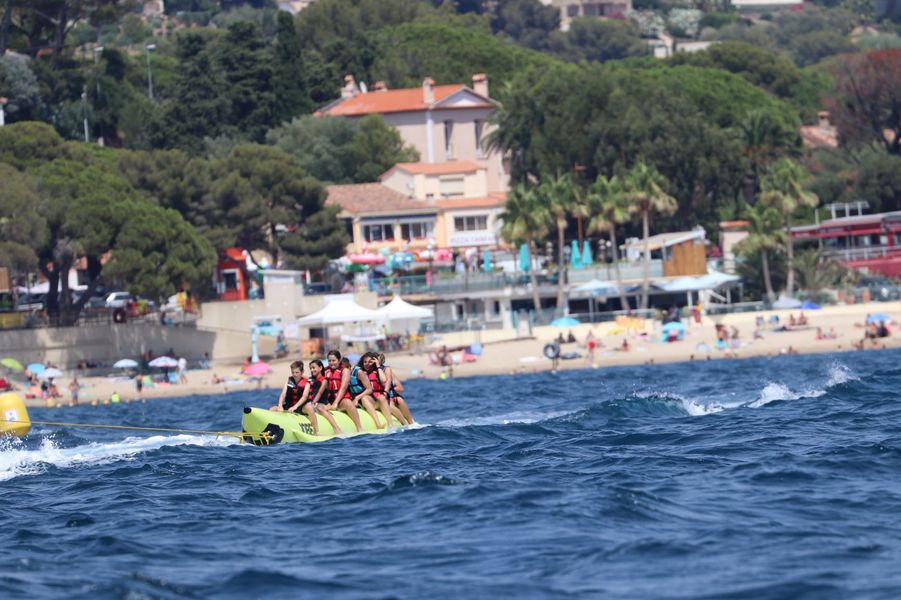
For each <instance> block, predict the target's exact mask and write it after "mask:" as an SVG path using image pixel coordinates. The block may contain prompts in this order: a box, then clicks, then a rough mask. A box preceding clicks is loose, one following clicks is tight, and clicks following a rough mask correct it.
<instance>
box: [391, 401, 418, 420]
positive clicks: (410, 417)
mask: <svg viewBox="0 0 901 600" xmlns="http://www.w3.org/2000/svg"><path fill="white" fill-rule="evenodd" d="M394 399H395V400H396V401H397V407H398V408H399V409H400V412H402V413H404V418H405V419H406V420H407V424H410V425H412V424H413V423H415V422H416V421H414V420H413V415H411V414H410V407H408V406H407V403H406V401H404V399H403V398H402V397H400V396H395V397H394Z"/></svg>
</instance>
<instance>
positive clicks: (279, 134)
mask: <svg viewBox="0 0 901 600" xmlns="http://www.w3.org/2000/svg"><path fill="white" fill-rule="evenodd" d="M356 132H357V128H356V126H355V125H354V124H353V123H352V122H351V121H350V120H348V119H345V118H343V117H313V116H305V117H297V118H295V119H294V120H293V121H291V122H290V123H285V124H283V125H281V126H280V127H277V128H275V129H272V130H271V131H269V133H268V134H267V135H266V141H267V142H268V143H269V144H272V145H273V146H276V147H278V148H280V149H282V150H284V151H285V152H287V153H288V154H290V155H291V156H292V157H294V160H295V161H297V163H298V164H299V165H300V166H301V167H302V168H303V170H304V171H305V172H306V173H308V174H309V175H310V176H312V177H315V178H316V179H319V180H320V181H325V182H328V183H351V182H353V181H354V162H353V155H352V150H351V145H352V144H353V140H354V135H355V134H356Z"/></svg>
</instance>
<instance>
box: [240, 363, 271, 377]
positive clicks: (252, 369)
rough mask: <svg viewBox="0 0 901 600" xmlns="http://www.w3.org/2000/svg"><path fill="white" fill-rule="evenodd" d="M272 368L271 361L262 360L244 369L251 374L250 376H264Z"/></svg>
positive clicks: (247, 373) (246, 373)
mask: <svg viewBox="0 0 901 600" xmlns="http://www.w3.org/2000/svg"><path fill="white" fill-rule="evenodd" d="M271 370H272V368H271V367H270V366H269V363H264V362H263V361H260V362H255V363H252V364H250V366H248V367H247V368H246V369H244V374H245V375H249V376H250V377H262V376H263V375H265V374H266V373H268V372H269V371H271Z"/></svg>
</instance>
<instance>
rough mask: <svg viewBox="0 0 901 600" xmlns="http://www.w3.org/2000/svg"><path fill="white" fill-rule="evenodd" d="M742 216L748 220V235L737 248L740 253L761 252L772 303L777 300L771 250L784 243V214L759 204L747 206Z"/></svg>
mask: <svg viewBox="0 0 901 600" xmlns="http://www.w3.org/2000/svg"><path fill="white" fill-rule="evenodd" d="M742 217H743V218H744V219H745V220H747V221H748V237H746V238H745V239H743V240H742V241H741V242H739V243H738V244H737V245H736V247H735V250H736V251H737V252H738V253H740V254H752V253H754V252H759V253H760V267H761V269H762V270H763V284H764V286H765V287H766V295H767V298H768V299H769V301H770V303H772V302H775V301H776V294H775V293H773V278H772V276H771V275H770V258H769V253H770V251H771V250H777V249H778V248H779V247H780V246H781V245H782V237H783V236H784V233H783V231H782V215H780V214H779V211H778V210H776V209H775V208H773V207H772V206H767V205H765V204H758V205H757V206H755V207H754V208H751V207H750V206H746V208H745V210H744V212H743V214H742Z"/></svg>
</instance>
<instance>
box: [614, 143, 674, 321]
mask: <svg viewBox="0 0 901 600" xmlns="http://www.w3.org/2000/svg"><path fill="white" fill-rule="evenodd" d="M667 186H668V182H667V181H666V178H665V177H664V176H663V175H661V174H660V173H659V172H658V171H657V169H655V168H654V167H653V166H649V165H648V164H647V163H645V162H644V161H641V160H640V161H638V162H637V163H635V165H634V166H633V167H632V168H631V169H629V171H628V172H627V173H626V175H625V178H624V181H623V187H624V188H625V192H626V197H627V198H628V201H629V204H630V205H631V207H632V210H633V211H634V213H635V214H636V215H637V216H638V217H639V218H640V219H641V235H642V240H643V244H642V245H643V247H644V253H643V254H644V261H643V262H644V275H643V277H642V282H641V308H647V307H648V293H649V290H650V282H651V251H650V247H649V246H648V238H649V237H650V235H651V232H650V221H651V216H652V215H654V214H658V215H670V214H672V213H674V212H676V208H677V207H678V203H677V202H676V199H675V198H673V197H672V196H670V195H669V194H667V193H666V188H667Z"/></svg>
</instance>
